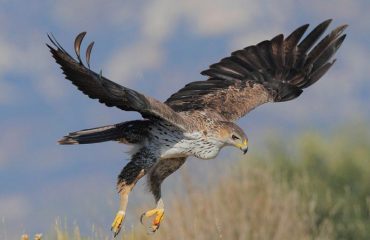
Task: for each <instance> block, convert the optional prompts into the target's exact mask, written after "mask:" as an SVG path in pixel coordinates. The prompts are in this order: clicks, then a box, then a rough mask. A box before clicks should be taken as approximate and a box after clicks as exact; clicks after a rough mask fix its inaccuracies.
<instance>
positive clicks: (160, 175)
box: [140, 158, 186, 232]
mask: <svg viewBox="0 0 370 240" xmlns="http://www.w3.org/2000/svg"><path fill="white" fill-rule="evenodd" d="M185 160H186V158H173V159H162V160H160V161H159V162H158V163H157V164H156V165H154V167H153V168H152V169H150V171H149V173H148V185H149V187H150V191H151V192H152V193H153V195H154V199H155V201H156V204H157V206H156V208H154V209H151V210H149V211H147V212H145V213H143V214H142V215H141V218H140V221H141V223H143V218H144V217H152V216H154V219H153V223H152V226H151V227H150V230H151V231H152V232H155V231H157V229H158V228H159V226H160V224H161V221H162V219H163V216H164V203H163V200H162V195H161V184H162V182H163V180H164V179H165V178H166V177H168V176H169V175H171V174H172V173H173V172H175V171H176V170H177V169H179V168H180V167H181V166H182V164H184V162H185Z"/></svg>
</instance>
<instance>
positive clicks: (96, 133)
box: [58, 120, 147, 145]
mask: <svg viewBox="0 0 370 240" xmlns="http://www.w3.org/2000/svg"><path fill="white" fill-rule="evenodd" d="M146 126H147V121H140V120H137V121H129V122H123V123H119V124H114V125H108V126H103V127H97V128H90V129H84V130H80V131H77V132H72V133H69V134H68V136H64V137H63V138H62V139H61V140H59V141H58V143H59V144H62V145H71V144H89V143H98V142H107V141H120V142H123V143H133V144H134V143H139V142H141V141H143V139H144V138H146V136H147V128H146Z"/></svg>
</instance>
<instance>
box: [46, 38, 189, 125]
mask: <svg viewBox="0 0 370 240" xmlns="http://www.w3.org/2000/svg"><path fill="white" fill-rule="evenodd" d="M85 34H86V32H82V33H80V34H79V35H78V36H77V37H76V39H75V44H74V47H75V52H76V55H77V60H78V61H76V60H75V59H74V58H73V57H71V55H69V54H68V53H67V52H66V51H65V50H64V49H63V47H62V46H61V45H60V44H59V43H58V42H57V41H56V39H55V38H54V37H53V36H48V37H49V39H50V41H51V43H52V44H53V45H54V47H52V46H50V45H48V44H47V46H48V47H49V49H50V52H51V53H52V55H53V57H54V58H55V60H56V62H57V63H58V64H59V65H60V66H61V69H62V70H63V73H64V74H65V76H66V78H67V79H69V80H70V81H71V82H72V83H73V84H74V85H76V86H77V88H78V89H79V90H81V91H82V92H83V93H84V94H86V95H87V96H89V97H90V98H93V99H98V100H99V102H101V103H104V104H105V105H107V106H108V107H113V106H114V107H117V108H119V109H122V110H126V111H137V112H139V113H141V115H142V116H143V117H144V118H151V119H153V118H160V119H163V120H165V121H168V122H169V123H171V124H173V125H175V126H177V127H179V128H182V129H184V130H185V129H186V123H185V121H184V119H183V118H182V117H181V116H179V114H178V113H176V112H175V111H174V110H172V109H171V108H170V107H169V106H167V105H166V104H164V103H161V102H159V101H157V100H155V99H153V98H151V97H147V96H144V95H143V94H141V93H138V92H136V91H134V90H132V89H129V88H126V87H123V86H121V85H119V84H117V83H115V82H112V81H110V80H108V79H107V78H105V77H103V76H102V74H97V73H95V72H93V71H91V70H90V54H91V50H92V46H93V43H90V44H89V46H88V47H87V50H86V63H87V66H88V67H86V66H85V65H84V64H83V63H82V60H81V56H80V46H81V42H82V40H83V38H84V36H85Z"/></svg>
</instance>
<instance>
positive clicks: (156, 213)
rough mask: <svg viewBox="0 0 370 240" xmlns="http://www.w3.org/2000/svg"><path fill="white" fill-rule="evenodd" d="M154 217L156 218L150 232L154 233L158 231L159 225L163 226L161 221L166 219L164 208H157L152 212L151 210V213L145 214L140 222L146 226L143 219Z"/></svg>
mask: <svg viewBox="0 0 370 240" xmlns="http://www.w3.org/2000/svg"><path fill="white" fill-rule="evenodd" d="M152 216H155V218H154V220H153V224H152V226H151V228H150V230H151V231H152V232H153V233H154V232H155V231H157V230H158V228H159V225H160V224H161V221H162V219H163V217H164V209H163V208H155V209H152V210H149V211H147V212H145V213H143V214H142V215H141V217H140V222H141V223H142V224H143V225H145V224H144V223H143V217H152Z"/></svg>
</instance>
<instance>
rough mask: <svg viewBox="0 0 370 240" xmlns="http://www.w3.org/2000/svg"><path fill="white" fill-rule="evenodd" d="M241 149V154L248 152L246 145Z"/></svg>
mask: <svg viewBox="0 0 370 240" xmlns="http://www.w3.org/2000/svg"><path fill="white" fill-rule="evenodd" d="M241 150H242V151H243V154H246V153H247V152H248V146H247V147H245V148H242V149H241Z"/></svg>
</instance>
